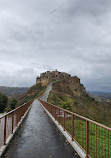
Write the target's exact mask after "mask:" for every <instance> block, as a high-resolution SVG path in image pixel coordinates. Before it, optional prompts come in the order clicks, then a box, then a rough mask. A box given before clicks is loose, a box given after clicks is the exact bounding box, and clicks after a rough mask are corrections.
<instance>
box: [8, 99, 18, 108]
mask: <svg viewBox="0 0 111 158" xmlns="http://www.w3.org/2000/svg"><path fill="white" fill-rule="evenodd" d="M16 104H17V100H16V99H12V100H11V101H10V104H9V106H10V108H11V109H12V110H13V109H15V106H16Z"/></svg>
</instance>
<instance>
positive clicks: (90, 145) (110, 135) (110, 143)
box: [39, 99, 111, 158]
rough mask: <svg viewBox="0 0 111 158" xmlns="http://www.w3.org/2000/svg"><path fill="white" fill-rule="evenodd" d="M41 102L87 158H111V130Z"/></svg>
mask: <svg viewBox="0 0 111 158" xmlns="http://www.w3.org/2000/svg"><path fill="white" fill-rule="evenodd" d="M39 101H40V102H41V104H42V105H43V106H44V107H45V108H46V109H47V110H48V112H49V113H50V114H51V115H52V116H53V117H54V118H55V120H57V121H58V123H59V124H61V125H62V127H63V130H66V131H67V132H68V134H69V135H70V136H71V138H72V141H75V142H76V143H77V144H78V145H79V146H80V148H81V149H82V150H83V151H84V152H85V153H86V158H90V157H91V158H111V128H108V127H106V126H104V125H101V124H99V123H97V122H95V121H92V120H90V119H87V118H85V117H83V116H80V115H78V114H75V113H73V112H70V111H67V110H65V109H62V108H60V107H58V106H55V105H52V104H50V103H48V102H45V101H43V100H41V99H39Z"/></svg>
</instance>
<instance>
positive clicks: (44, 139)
mask: <svg viewBox="0 0 111 158" xmlns="http://www.w3.org/2000/svg"><path fill="white" fill-rule="evenodd" d="M51 87H52V85H49V86H48V88H47V90H46V92H45V93H44V95H43V96H42V97H40V98H38V99H36V100H34V101H30V102H28V103H25V104H24V105H22V106H21V107H18V108H17V109H15V110H13V111H11V112H9V113H7V114H6V115H4V116H2V117H1V118H0V155H1V157H7V158H51V157H52V158H79V157H83V158H90V157H92V158H111V128H108V127H106V126H103V125H101V124H99V123H97V122H94V121H92V120H89V119H87V118H85V117H83V116H80V115H78V114H75V113H72V112H70V111H67V110H64V109H62V108H60V107H58V106H55V105H52V104H50V103H48V102H46V101H47V97H48V95H49V92H50V91H51ZM64 136H65V137H64ZM12 138H13V139H12ZM7 147H8V148H7Z"/></svg>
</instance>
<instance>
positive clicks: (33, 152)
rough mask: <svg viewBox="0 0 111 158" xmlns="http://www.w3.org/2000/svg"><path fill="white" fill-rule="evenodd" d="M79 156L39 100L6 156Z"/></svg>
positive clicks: (36, 101) (30, 157)
mask: <svg viewBox="0 0 111 158" xmlns="http://www.w3.org/2000/svg"><path fill="white" fill-rule="evenodd" d="M5 157H7V158H79V156H78V155H77V154H76V152H75V151H74V149H73V148H72V147H71V146H70V144H69V143H68V142H67V141H66V139H65V138H64V136H63V135H62V134H61V133H60V132H59V130H58V129H57V128H56V126H55V125H54V123H53V122H52V121H51V119H50V118H49V116H48V115H47V114H46V112H45V111H44V109H43V108H42V106H41V105H40V103H39V102H38V100H35V101H34V103H33V105H32V108H31V110H30V112H29V114H28V116H27V118H26V119H25V121H24V123H23V126H21V128H20V129H19V130H18V132H17V134H16V135H15V138H14V139H13V140H12V142H11V144H10V146H9V148H8V150H7V153H6V154H5V155H4V158H5Z"/></svg>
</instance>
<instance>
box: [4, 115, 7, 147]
mask: <svg viewBox="0 0 111 158" xmlns="http://www.w3.org/2000/svg"><path fill="white" fill-rule="evenodd" d="M6 126H7V116H5V121H4V145H5V144H6Z"/></svg>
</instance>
